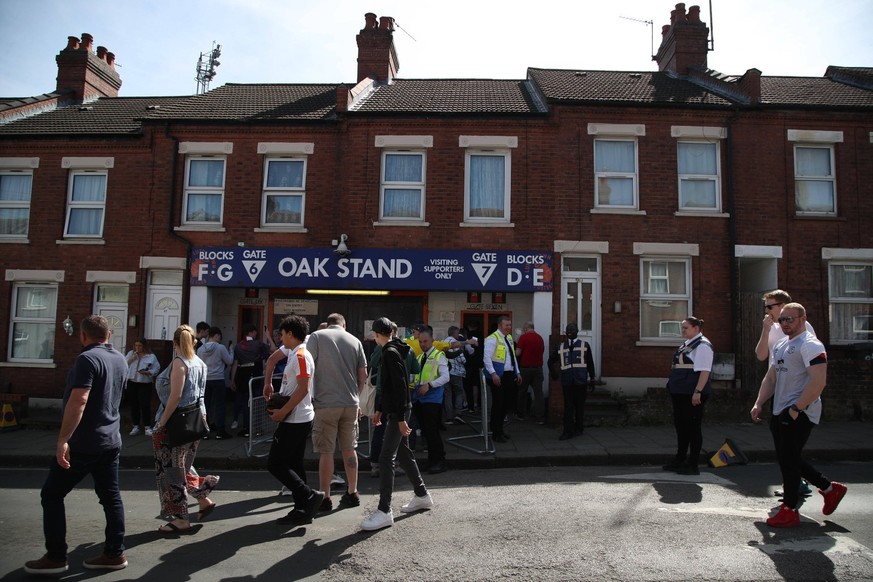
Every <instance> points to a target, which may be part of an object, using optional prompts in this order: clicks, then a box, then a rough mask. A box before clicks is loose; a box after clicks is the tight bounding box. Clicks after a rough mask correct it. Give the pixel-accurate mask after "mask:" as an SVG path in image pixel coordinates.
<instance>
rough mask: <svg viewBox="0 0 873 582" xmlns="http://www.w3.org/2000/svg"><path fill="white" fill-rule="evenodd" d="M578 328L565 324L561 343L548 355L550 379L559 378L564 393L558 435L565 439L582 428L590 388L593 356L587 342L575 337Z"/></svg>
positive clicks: (592, 377) (593, 374) (580, 431)
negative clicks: (560, 431) (560, 429)
mask: <svg viewBox="0 0 873 582" xmlns="http://www.w3.org/2000/svg"><path fill="white" fill-rule="evenodd" d="M578 335H579V328H578V327H577V326H576V324H575V323H568V324H567V328H566V330H565V336H566V338H565V339H564V341H563V342H561V344H560V345H559V346H558V347H557V348H556V349H555V350H554V351H552V354H551V355H550V356H549V370H550V372H551V376H552V379H553V380H557V379H558V377H559V376H560V378H561V388H563V392H564V432H563V433H561V436H560V437H558V438H559V439H560V440H562V441H565V440H567V439H571V438H573V437H574V436H575V435H577V434H582V432H583V431H584V430H585V427H584V425H583V422H582V419H583V417H584V415H585V400H586V399H587V397H588V390H589V389H590V390H594V379H595V373H594V358H593V357H592V355H591V345H589V343H588V342H583V341H582V340H580V339H578V338H577V337H576V336H578Z"/></svg>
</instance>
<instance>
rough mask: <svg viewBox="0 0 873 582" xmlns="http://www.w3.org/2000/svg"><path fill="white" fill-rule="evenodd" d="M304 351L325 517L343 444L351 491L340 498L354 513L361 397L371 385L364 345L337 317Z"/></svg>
mask: <svg viewBox="0 0 873 582" xmlns="http://www.w3.org/2000/svg"><path fill="white" fill-rule="evenodd" d="M306 349H308V350H309V352H310V353H311V354H312V358H313V360H314V363H315V369H316V370H318V373H316V374H314V375H313V385H314V390H313V396H312V405H313V407H314V408H315V422H314V424H313V426H312V449H313V450H314V451H315V452H316V453H318V454H319V459H318V483H319V489H320V490H321V491H324V494H325V498H324V501H323V502H322V504H321V508H322V510H324V511H330V510H331V509H333V502H332V501H331V499H330V481H331V477H333V468H334V462H333V455H334V450H335V449H336V444H337V441H339V447H340V451H341V453H342V456H343V465H344V467H345V471H346V483H347V484H348V490H347V491H346V492H345V494H343V496H342V498H340V506H342V507H356V506H358V505H360V504H361V499H360V497H359V496H358V456H357V453H356V452H355V448H356V447H357V446H358V402H359V401H358V395H359V394H360V392H361V390H362V389H363V387H364V383H365V382H366V381H367V358H366V356H365V355H364V346H363V344H361V341H360V340H359V339H358V338H356V337H355V336H353V335H352V334H350V333H349V332H347V331H346V319H345V318H344V317H343V316H342V315H340V314H339V313H331V314H330V315H329V316H328V317H327V328H325V329H319V330H318V331H315V332H313V333H312V335H310V336H309V339H308V340H307V341H306Z"/></svg>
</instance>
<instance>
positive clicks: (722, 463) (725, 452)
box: [709, 439, 749, 469]
mask: <svg viewBox="0 0 873 582" xmlns="http://www.w3.org/2000/svg"><path fill="white" fill-rule="evenodd" d="M748 462H749V459H748V458H747V457H746V455H744V454H743V452H742V451H741V450H740V448H739V447H738V446H737V445H735V444H734V442H733V441H732V440H731V439H725V440H724V444H723V445H722V446H721V447H719V449H718V450H717V451H716V452H715V454H714V455H713V456H712V458H711V459H710V460H709V464H710V466H711V467H715V468H716V469H717V468H719V467H727V466H728V465H745V464H746V463H748Z"/></svg>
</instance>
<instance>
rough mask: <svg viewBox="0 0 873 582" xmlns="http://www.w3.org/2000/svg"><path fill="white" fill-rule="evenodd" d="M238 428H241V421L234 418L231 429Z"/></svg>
mask: <svg viewBox="0 0 873 582" xmlns="http://www.w3.org/2000/svg"><path fill="white" fill-rule="evenodd" d="M238 428H239V423H238V422H237V421H235V420H234V421H233V422H232V423H230V430H236V429H238Z"/></svg>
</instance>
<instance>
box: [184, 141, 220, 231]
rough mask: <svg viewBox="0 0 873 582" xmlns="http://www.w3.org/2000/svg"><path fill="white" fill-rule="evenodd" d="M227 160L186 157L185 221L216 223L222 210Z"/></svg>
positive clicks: (193, 223)
mask: <svg viewBox="0 0 873 582" xmlns="http://www.w3.org/2000/svg"><path fill="white" fill-rule="evenodd" d="M225 163H226V160H225V159H224V158H216V157H207V156H203V157H189V158H188V160H187V164H186V171H185V174H186V176H185V208H184V210H183V213H184V214H183V215H184V217H185V220H184V222H185V224H188V225H208V226H218V225H220V224H221V223H222V219H223V210H224V169H225Z"/></svg>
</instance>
